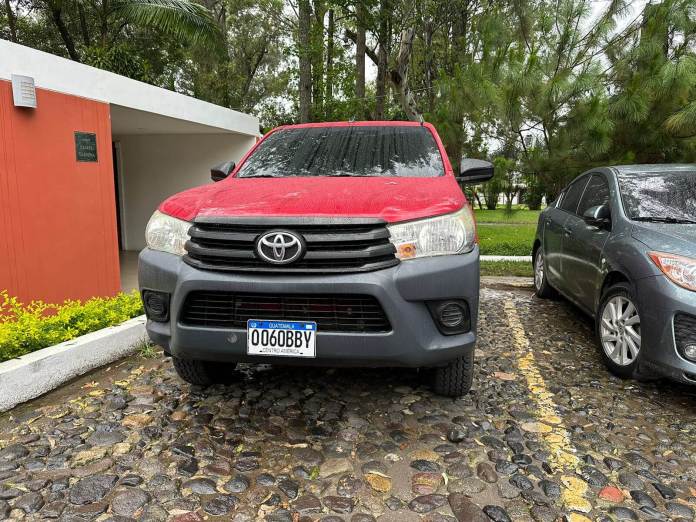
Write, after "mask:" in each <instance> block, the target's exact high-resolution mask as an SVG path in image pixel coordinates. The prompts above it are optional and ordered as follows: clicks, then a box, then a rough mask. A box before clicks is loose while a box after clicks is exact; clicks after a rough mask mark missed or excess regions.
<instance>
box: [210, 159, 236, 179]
mask: <svg viewBox="0 0 696 522" xmlns="http://www.w3.org/2000/svg"><path fill="white" fill-rule="evenodd" d="M234 167H235V163H234V161H226V162H225V163H220V164H219V165H215V166H214V167H213V168H212V169H210V179H212V180H213V181H222V180H223V179H225V178H226V177H227V176H229V175H230V174H232V171H233V170H234Z"/></svg>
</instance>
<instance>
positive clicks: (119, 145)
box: [111, 105, 255, 291]
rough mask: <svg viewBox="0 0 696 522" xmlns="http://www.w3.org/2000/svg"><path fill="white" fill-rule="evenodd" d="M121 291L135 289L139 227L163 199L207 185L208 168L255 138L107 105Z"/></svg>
mask: <svg viewBox="0 0 696 522" xmlns="http://www.w3.org/2000/svg"><path fill="white" fill-rule="evenodd" d="M111 131H112V139H113V153H114V188H115V198H116V201H115V203H116V205H115V208H116V214H117V216H116V217H117V219H116V222H117V226H118V248H119V261H120V270H121V289H122V290H123V291H130V290H132V289H134V288H137V273H138V253H139V252H140V250H142V249H143V248H144V247H145V226H146V225H147V221H148V219H150V216H151V215H152V213H153V212H154V211H155V210H156V209H157V207H158V206H159V204H160V203H161V202H162V201H163V200H164V199H166V198H167V197H169V196H171V195H173V194H175V193H177V192H181V191H182V190H186V189H189V188H192V187H196V186H199V185H203V184H207V183H212V182H211V180H210V168H211V167H212V166H213V165H217V164H219V163H222V162H223V161H230V160H233V161H238V160H239V158H241V157H242V155H243V154H244V153H245V152H246V151H247V150H248V149H249V148H250V147H251V146H252V145H253V144H254V143H255V137H253V136H249V135H245V134H237V133H235V132H231V131H224V130H221V129H219V128H215V127H210V126H207V125H202V124H199V123H194V122H190V121H185V120H179V119H176V118H170V117H167V116H162V115H159V114H153V113H150V112H146V111H140V110H136V109H131V108H127V107H121V106H118V105H111Z"/></svg>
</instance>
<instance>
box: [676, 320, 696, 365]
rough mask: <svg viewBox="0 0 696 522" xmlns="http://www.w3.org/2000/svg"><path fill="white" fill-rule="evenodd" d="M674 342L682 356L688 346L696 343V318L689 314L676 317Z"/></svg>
mask: <svg viewBox="0 0 696 522" xmlns="http://www.w3.org/2000/svg"><path fill="white" fill-rule="evenodd" d="M674 340H675V341H676V342H677V349H678V350H679V352H680V353H681V354H682V355H683V353H684V347H685V346H686V345H687V344H692V343H696V317H694V316H693V315H687V314H677V315H675V316H674Z"/></svg>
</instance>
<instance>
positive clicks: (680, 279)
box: [648, 252, 696, 292]
mask: <svg viewBox="0 0 696 522" xmlns="http://www.w3.org/2000/svg"><path fill="white" fill-rule="evenodd" d="M648 255H649V256H650V259H652V260H653V262H654V263H655V264H656V265H657V267H658V268H659V269H660V270H662V273H663V274H665V275H666V276H667V278H668V279H669V280H670V281H672V282H673V283H674V284H677V285H679V286H681V287H682V288H686V289H687V290H693V291H694V292H696V259H693V258H691V257H684V256H678V255H675V254H666V253H664V252H649V253H648Z"/></svg>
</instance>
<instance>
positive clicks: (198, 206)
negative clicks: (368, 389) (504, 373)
mask: <svg viewBox="0 0 696 522" xmlns="http://www.w3.org/2000/svg"><path fill="white" fill-rule="evenodd" d="M211 172H212V178H213V180H214V181H219V182H218V183H215V184H210V185H205V186H202V187H197V188H194V189H191V190H187V191H185V192H182V193H180V194H177V195H174V196H172V197H170V198H169V199H167V200H166V201H164V202H163V203H162V204H161V205H160V207H159V209H158V210H157V211H156V212H155V213H154V214H153V216H152V218H151V219H150V222H149V223H148V225H147V230H146V236H147V245H148V246H147V248H145V249H144V250H143V251H142V252H141V254H140V265H139V266H140V268H139V283H140V289H141V293H142V297H143V302H144V304H145V310H146V314H147V318H148V321H147V331H148V333H149V335H150V338H151V339H152V340H153V341H154V342H155V343H157V344H159V345H160V346H162V347H163V348H164V350H165V351H166V352H167V353H168V354H169V355H171V356H172V360H173V364H174V367H175V368H176V370H177V372H178V373H179V375H180V376H181V377H182V378H183V379H184V380H186V381H188V382H190V383H193V384H198V385H208V384H212V383H216V382H225V381H227V380H228V379H230V378H232V377H233V375H234V372H232V370H233V369H234V365H235V364H236V363H238V362H258V363H277V364H316V365H326V366H366V367H376V366H385V367H397V366H403V367H418V368H424V369H426V368H427V369H431V371H430V372H428V373H429V374H431V375H432V377H433V386H434V389H435V391H436V392H438V393H440V394H443V395H448V396H460V395H463V394H465V393H467V392H468V391H469V389H470V387H471V382H472V375H473V351H474V343H475V341H476V322H477V315H478V299H479V251H478V245H477V237H476V228H475V223H474V216H473V212H472V210H471V208H470V206H469V204H468V203H467V201H466V199H465V197H464V194H463V193H462V191H461V189H460V183H467V182H468V183H480V182H482V181H486V180H487V179H490V177H491V176H492V175H493V167H492V166H491V164H490V163H487V162H485V161H480V160H464V161H463V162H462V171H461V172H460V173H459V175H458V176H455V174H454V173H453V171H452V167H451V165H450V162H449V160H448V158H447V154H446V153H445V149H444V147H443V145H442V142H441V141H440V138H439V137H438V135H437V132H436V131H435V128H434V127H433V126H432V125H430V124H427V123H425V124H419V123H413V122H350V123H321V124H304V125H291V126H285V127H279V128H277V129H274V130H273V131H271V132H269V133H268V134H267V135H266V136H265V137H264V138H263V139H262V140H261V141H259V143H257V144H256V146H255V147H254V148H252V149H251V150H250V151H249V153H247V155H246V156H245V157H244V158H243V159H242V160H241V162H240V163H239V165H236V166H235V165H234V163H231V162H230V163H225V164H223V165H221V166H218V167H216V168H214V169H213V170H212V171H211Z"/></svg>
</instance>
